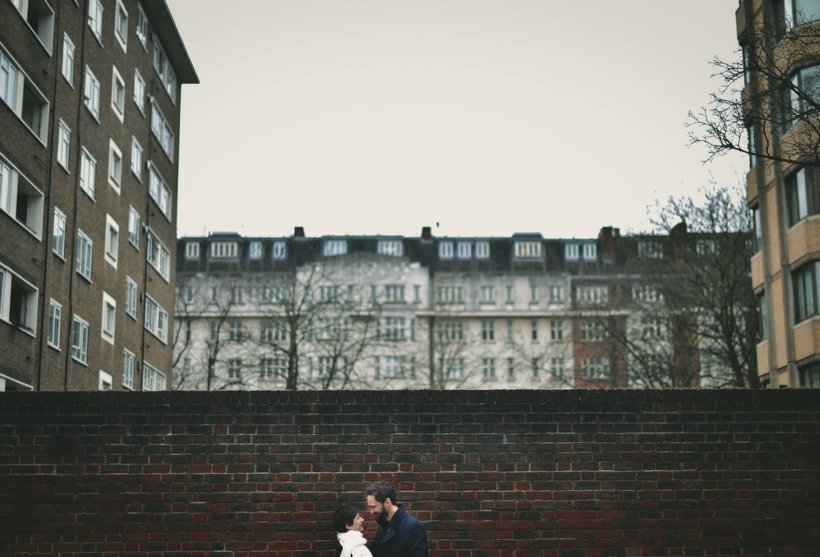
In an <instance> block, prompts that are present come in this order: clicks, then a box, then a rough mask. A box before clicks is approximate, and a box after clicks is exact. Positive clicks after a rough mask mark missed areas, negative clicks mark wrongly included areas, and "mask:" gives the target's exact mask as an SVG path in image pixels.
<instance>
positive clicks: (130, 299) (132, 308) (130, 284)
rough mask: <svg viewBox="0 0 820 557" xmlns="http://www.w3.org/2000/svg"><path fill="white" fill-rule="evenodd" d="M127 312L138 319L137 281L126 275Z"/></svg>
mask: <svg viewBox="0 0 820 557" xmlns="http://www.w3.org/2000/svg"><path fill="white" fill-rule="evenodd" d="M125 314H126V315H127V316H129V317H131V318H132V319H134V320H136V319H137V283H136V282H134V280H133V279H132V278H131V277H125Z"/></svg>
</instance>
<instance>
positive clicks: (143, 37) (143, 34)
mask: <svg viewBox="0 0 820 557" xmlns="http://www.w3.org/2000/svg"><path fill="white" fill-rule="evenodd" d="M137 39H139V42H140V43H142V47H143V48H144V49H146V50H147V49H148V18H147V17H145V12H143V11H142V6H140V5H139V4H137Z"/></svg>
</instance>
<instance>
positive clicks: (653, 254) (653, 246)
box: [638, 241, 663, 259]
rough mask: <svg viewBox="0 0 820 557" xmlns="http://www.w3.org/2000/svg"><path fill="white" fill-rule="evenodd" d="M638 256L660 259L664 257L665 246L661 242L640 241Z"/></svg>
mask: <svg viewBox="0 0 820 557" xmlns="http://www.w3.org/2000/svg"><path fill="white" fill-rule="evenodd" d="M638 257H640V258H641V259H660V258H662V257H663V246H662V245H661V243H660V242H652V241H643V242H638Z"/></svg>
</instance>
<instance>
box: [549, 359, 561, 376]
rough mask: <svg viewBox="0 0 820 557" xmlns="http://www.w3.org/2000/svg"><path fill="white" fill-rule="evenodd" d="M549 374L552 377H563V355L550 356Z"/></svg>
mask: <svg viewBox="0 0 820 557" xmlns="http://www.w3.org/2000/svg"><path fill="white" fill-rule="evenodd" d="M550 375H552V378H553V379H563V378H564V357H563V356H558V357H557V358H550Z"/></svg>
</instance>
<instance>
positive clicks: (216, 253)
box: [211, 242, 237, 259]
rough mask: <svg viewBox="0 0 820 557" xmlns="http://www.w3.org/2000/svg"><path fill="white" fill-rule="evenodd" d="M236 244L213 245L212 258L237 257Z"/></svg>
mask: <svg viewBox="0 0 820 557" xmlns="http://www.w3.org/2000/svg"><path fill="white" fill-rule="evenodd" d="M236 254H237V246H236V242H214V243H212V244H211V257H212V258H213V259H227V258H231V257H236Z"/></svg>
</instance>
